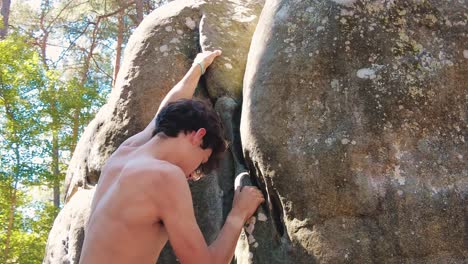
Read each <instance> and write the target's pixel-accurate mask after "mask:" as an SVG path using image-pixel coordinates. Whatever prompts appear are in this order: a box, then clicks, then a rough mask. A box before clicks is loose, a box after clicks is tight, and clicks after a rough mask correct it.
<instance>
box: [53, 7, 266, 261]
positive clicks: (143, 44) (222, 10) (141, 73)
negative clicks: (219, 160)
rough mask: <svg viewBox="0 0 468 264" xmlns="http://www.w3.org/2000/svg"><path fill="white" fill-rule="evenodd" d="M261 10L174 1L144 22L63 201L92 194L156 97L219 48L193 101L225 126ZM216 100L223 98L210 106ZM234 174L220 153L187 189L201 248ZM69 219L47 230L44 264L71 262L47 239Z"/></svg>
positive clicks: (85, 138) (218, 221) (82, 145)
mask: <svg viewBox="0 0 468 264" xmlns="http://www.w3.org/2000/svg"><path fill="white" fill-rule="evenodd" d="M261 7H262V1H257V0H255V1H253V0H251V1H242V0H238V1H208V2H203V1H174V2H171V3H170V4H168V5H166V6H164V7H161V8H159V9H157V10H156V11H155V12H153V13H152V14H150V15H149V16H148V17H146V18H145V20H144V21H143V22H142V24H141V25H140V26H139V27H138V29H137V30H136V31H135V32H134V34H133V35H132V37H131V38H130V40H129V43H128V45H127V47H126V49H125V55H124V61H123V65H122V68H121V70H120V72H119V77H118V80H117V84H116V87H115V88H114V89H113V90H112V93H111V96H110V99H109V101H108V102H107V104H106V105H105V106H104V107H103V108H102V109H101V110H100V111H99V113H98V114H97V116H96V118H95V119H94V120H93V121H92V122H91V123H90V124H89V125H88V127H87V128H86V130H85V132H84V134H83V135H82V137H81V139H80V142H79V143H78V145H77V148H76V151H75V153H74V155H73V158H72V160H71V162H70V166H69V169H68V172H67V176H66V183H65V185H66V186H65V189H66V201H67V202H68V203H71V202H72V201H73V200H74V199H75V198H74V197H75V195H77V194H79V193H80V192H81V189H92V188H93V186H94V185H95V184H96V183H97V181H98V178H99V175H100V172H101V167H102V165H103V164H104V163H105V161H106V160H107V158H108V157H109V156H110V155H111V154H112V152H113V151H114V150H115V149H116V148H117V147H118V146H119V145H120V144H121V143H122V142H123V141H124V140H125V139H126V138H128V137H130V136H131V135H133V134H135V133H137V132H139V131H141V130H142V129H143V128H144V127H145V126H146V125H147V124H148V122H149V121H150V120H151V119H152V118H153V116H154V114H155V112H156V110H157V108H158V107H159V104H160V102H161V100H162V98H163V96H164V95H165V94H166V93H167V92H168V91H169V90H170V88H172V87H173V86H174V85H175V84H176V83H177V82H178V81H179V80H180V79H181V78H182V76H183V75H184V74H185V73H186V71H187V70H188V69H189V67H190V65H191V63H192V60H193V58H194V57H195V55H196V54H197V53H198V52H200V51H201V50H211V49H215V48H220V49H222V50H223V56H222V57H221V58H219V59H218V60H217V61H216V62H215V63H214V64H213V65H212V66H211V67H210V69H209V71H208V72H207V74H206V75H205V77H203V78H202V80H201V85H200V86H199V87H198V89H197V94H198V97H201V98H205V99H207V100H211V101H212V102H213V103H214V104H215V105H216V109H217V110H218V111H223V112H224V113H223V115H224V116H226V118H225V119H226V120H232V119H233V117H232V115H233V113H230V111H233V110H235V109H237V110H240V109H239V106H238V105H237V104H238V101H240V99H241V87H242V80H243V72H244V69H245V63H246V59H247V52H248V48H249V44H250V38H251V36H252V34H253V31H254V29H255V24H256V22H257V20H258V17H259V15H260V11H261ZM222 95H227V96H229V97H230V100H227V101H226V100H217V99H218V98H219V97H221V96H222ZM218 101H219V102H218ZM232 104H234V105H232ZM237 119H239V118H237ZM236 126H237V127H238V125H236ZM230 127H232V125H230ZM234 170H235V166H234V164H233V159H232V155H231V153H227V154H226V158H225V160H224V161H223V164H222V166H221V168H220V169H219V170H218V171H217V172H215V173H213V175H209V176H208V177H207V178H205V179H203V180H201V181H199V182H197V183H193V184H191V189H192V194H193V199H194V206H195V209H196V216H197V221H198V222H199V224H200V227H201V229H202V232H203V234H204V235H205V238H206V240H207V241H208V242H212V241H213V240H214V239H215V238H216V235H217V233H218V231H219V229H220V227H221V225H222V223H223V222H224V218H225V216H226V215H227V213H228V212H229V210H230V207H231V202H232V195H233V191H232V189H233V183H234V178H233V177H234ZM83 202H85V201H83ZM66 208H67V210H69V211H70V212H68V211H67V212H68V213H74V214H79V213H80V212H81V211H82V210H84V209H83V207H81V206H75V205H74V208H75V209H73V208H70V206H68V204H67V206H66ZM206 208H210V210H206ZM73 210H77V211H76V212H73ZM202 212H203V213H202ZM62 214H63V213H62ZM70 221H71V220H70V219H68V218H66V219H62V220H60V221H58V222H56V223H55V224H54V227H53V230H52V231H51V235H50V239H49V243H48V247H47V253H46V257H45V259H44V262H46V263H49V262H53V263H65V262H66V261H65V259H67V260H69V261H70V262H69V263H77V262H76V261H77V257H69V256H68V254H69V253H67V252H70V251H73V252H74V253H73V254H75V255H74V256H77V254H78V253H79V251H77V250H76V249H75V248H73V249H72V248H69V247H70V245H71V244H70V243H65V244H60V243H58V242H57V241H55V240H51V239H52V236H53V237H57V236H60V237H62V236H67V233H64V232H67V231H66V229H64V227H66V226H67V225H68V224H70ZM80 223H81V224H83V222H80ZM77 225H79V224H77ZM82 238H83V237H82V235H81V236H74V237H73V239H75V240H74V241H73V243H77V244H80V243H81V242H82V241H81V240H82ZM70 239H71V238H70ZM52 253H53V254H54V256H53V257H52ZM56 260H60V261H56ZM61 260H63V261H61ZM175 262H176V261H175V257H174V256H173V254H172V253H171V252H170V251H169V250H165V251H164V252H163V253H162V254H161V258H160V260H159V263H175Z"/></svg>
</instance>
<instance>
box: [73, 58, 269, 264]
mask: <svg viewBox="0 0 468 264" xmlns="http://www.w3.org/2000/svg"><path fill="white" fill-rule="evenodd" d="M219 55H221V51H214V52H204V53H200V54H198V55H197V57H196V58H195V61H196V62H202V64H203V65H204V67H208V66H209V65H210V64H211V63H212V62H213V60H214V59H215V58H216V57H217V56H219ZM204 67H202V66H200V65H198V64H196V63H194V64H193V65H192V67H191V68H190V70H189V71H188V72H187V74H186V75H185V76H184V78H183V79H182V80H181V81H180V82H179V83H178V84H177V85H176V86H175V87H174V88H172V90H171V91H170V92H169V93H168V94H167V96H166V97H165V98H164V100H163V101H162V103H161V106H160V107H159V110H158V113H157V114H156V117H155V120H153V121H152V122H151V123H150V124H149V125H148V126H147V127H146V128H145V130H143V131H142V132H140V133H138V134H136V135H134V136H132V137H131V138H129V139H127V140H126V141H125V142H124V143H123V144H122V145H121V146H120V147H119V148H118V149H117V150H116V151H115V152H114V154H113V155H112V156H111V157H110V158H109V159H108V161H107V163H106V164H105V166H104V167H103V169H102V173H101V177H100V179H99V184H98V185H97V187H96V188H97V189H96V193H95V195H94V200H93V203H92V208H91V215H90V218H89V222H88V225H87V226H86V232H85V241H84V244H83V249H82V252H81V259H80V263H82V264H106V263H113V264H117V263H131V264H133V263H139V264H140V263H142V264H145V263H148V264H152V263H155V262H156V260H157V259H158V256H159V253H160V251H161V250H162V248H163V246H164V245H165V244H166V242H167V240H169V241H170V243H171V245H172V248H173V249H174V251H175V253H176V255H177V257H178V259H179V261H180V262H181V263H184V264H185V263H216V264H218V263H229V262H230V261H231V259H232V257H233V255H234V249H235V246H236V243H237V240H238V238H239V235H240V232H241V229H242V227H243V225H244V223H245V222H246V220H247V219H249V218H250V217H251V215H252V214H253V213H254V212H255V210H256V209H257V207H258V206H259V205H260V203H262V202H263V201H264V198H263V196H262V194H261V192H260V191H259V190H258V189H257V188H255V187H244V188H243V189H242V190H236V192H235V195H234V201H233V207H232V210H231V212H230V213H229V215H228V217H227V219H226V222H225V224H224V226H223V228H222V230H221V232H220V234H219V235H218V237H217V239H216V241H215V242H214V243H212V244H211V245H210V246H207V244H206V242H205V240H204V237H203V235H202V233H201V232H200V228H199V227H198V225H197V222H196V220H195V215H194V211H193V206H192V197H191V193H190V189H189V185H188V182H187V180H188V179H189V178H191V177H192V176H193V174H194V173H195V172H196V171H198V170H200V169H201V170H203V171H205V172H207V171H208V170H209V169H210V167H212V166H211V165H212V164H213V163H215V162H216V159H217V158H218V157H219V154H220V153H221V152H223V151H224V150H225V144H224V140H223V136H222V133H223V131H222V126H221V123H220V119H219V117H218V116H217V115H216V113H215V112H214V111H213V109H212V108H211V107H207V106H206V105H204V104H203V103H201V102H199V101H193V100H180V99H191V98H192V96H193V93H194V91H195V88H196V85H197V83H198V81H199V79H200V76H201V74H202V69H204ZM184 130H185V131H184ZM153 134H154V135H153Z"/></svg>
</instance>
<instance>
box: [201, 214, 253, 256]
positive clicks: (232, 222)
mask: <svg viewBox="0 0 468 264" xmlns="http://www.w3.org/2000/svg"><path fill="white" fill-rule="evenodd" d="M243 226H244V220H243V218H242V217H241V216H239V215H236V214H235V213H234V212H231V213H230V214H229V215H228V217H227V219H226V222H225V223H224V226H223V228H222V229H221V231H220V233H219V235H218V237H217V238H216V240H215V241H214V242H213V243H212V244H211V245H210V246H209V247H208V249H209V251H210V255H211V258H212V259H213V263H226V264H227V263H230V262H231V260H232V257H233V256H234V251H235V249H236V245H237V241H238V239H239V236H240V232H241V230H242V227H243Z"/></svg>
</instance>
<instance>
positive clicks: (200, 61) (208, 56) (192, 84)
mask: <svg viewBox="0 0 468 264" xmlns="http://www.w3.org/2000/svg"><path fill="white" fill-rule="evenodd" d="M219 55H221V51H220V50H215V51H205V52H203V53H198V55H197V56H196V57H195V60H194V62H193V64H192V67H190V70H189V71H188V72H187V73H186V74H185V76H184V78H182V80H180V81H179V82H178V83H177V84H176V85H175V86H174V87H173V88H172V89H171V90H170V91H169V93H167V95H166V96H165V97H164V99H163V100H162V102H161V105H160V106H159V109H158V113H159V111H160V110H161V109H162V108H163V107H165V106H166V105H167V104H168V103H170V102H174V101H177V100H179V99H191V98H192V96H193V94H194V93H195V88H196V87H197V84H198V81H199V80H200V76H201V75H202V74H203V73H204V72H205V70H206V69H207V68H208V67H209V66H210V65H211V63H213V60H214V59H215V58H216V57H218V56H219ZM202 71H203V72H202ZM156 115H157V113H156Z"/></svg>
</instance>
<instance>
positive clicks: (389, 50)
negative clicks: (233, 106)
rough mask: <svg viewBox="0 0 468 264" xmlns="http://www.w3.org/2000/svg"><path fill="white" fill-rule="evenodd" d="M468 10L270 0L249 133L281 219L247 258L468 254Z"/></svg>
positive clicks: (258, 39)
mask: <svg viewBox="0 0 468 264" xmlns="http://www.w3.org/2000/svg"><path fill="white" fill-rule="evenodd" d="M467 13H468V5H467V3H466V1H416V0H410V1H368V0H367V1H366V0H362V1H355V0H349V1H344V0H340V1H338V0H333V1H311V0H309V1H285V0H283V1H280V0H275V1H268V2H267V3H266V4H265V9H264V10H263V11H262V16H261V18H260V20H259V23H258V26H257V29H256V32H255V34H254V38H253V40H252V43H253V44H252V47H251V50H250V52H249V57H248V62H247V69H246V73H245V79H244V94H243V99H244V101H243V108H242V120H241V137H242V144H243V149H244V154H245V156H246V159H247V160H248V163H249V164H250V169H251V170H252V171H253V172H255V174H256V176H257V177H258V183H259V185H260V186H261V187H262V188H263V189H264V191H265V193H266V194H267V196H268V200H269V203H268V205H269V206H268V207H269V208H270V212H269V215H270V216H271V217H270V218H269V220H268V221H266V222H263V223H262V222H258V221H257V223H256V227H255V230H254V231H253V236H254V237H255V238H256V241H257V242H258V243H259V244H258V245H255V244H254V243H249V242H248V241H246V240H244V241H242V243H241V246H242V247H243V248H244V250H246V249H248V250H250V251H251V252H252V254H250V256H249V254H245V251H244V253H243V254H242V255H239V256H240V257H239V262H240V263H466V261H468V228H467V227H468V210H467V209H468V207H467V206H468V203H467V194H468V163H467V162H466V160H467V157H468V146H467V143H466V140H467V139H468V117H467V110H468V109H467V105H468V101H467V100H468V84H467V83H468V50H467V49H468V48H467V46H466V43H468V37H467V33H468V30H467V29H468V25H467V18H466V14H467ZM262 243H267V244H269V246H268V247H265V246H262Z"/></svg>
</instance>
